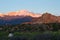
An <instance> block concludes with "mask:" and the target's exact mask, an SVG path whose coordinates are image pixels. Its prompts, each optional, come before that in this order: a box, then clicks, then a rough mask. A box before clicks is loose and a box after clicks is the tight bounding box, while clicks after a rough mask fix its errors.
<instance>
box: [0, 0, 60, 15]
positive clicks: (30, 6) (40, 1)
mask: <svg viewBox="0 0 60 40" xmlns="http://www.w3.org/2000/svg"><path fill="white" fill-rule="evenodd" d="M19 10H28V11H31V12H34V13H45V12H49V13H52V14H54V15H60V0H0V13H6V12H11V11H19Z"/></svg>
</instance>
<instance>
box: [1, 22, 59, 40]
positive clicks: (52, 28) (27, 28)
mask: <svg viewBox="0 0 60 40" xmlns="http://www.w3.org/2000/svg"><path fill="white" fill-rule="evenodd" d="M9 32H12V33H13V34H14V36H13V37H11V38H9V37H8V34H9ZM0 40H60V23H50V24H18V25H3V26H0Z"/></svg>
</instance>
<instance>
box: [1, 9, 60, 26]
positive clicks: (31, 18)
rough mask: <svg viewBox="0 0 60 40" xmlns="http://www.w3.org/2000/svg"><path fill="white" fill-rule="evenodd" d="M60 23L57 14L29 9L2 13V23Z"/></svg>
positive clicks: (59, 17)
mask: <svg viewBox="0 0 60 40" xmlns="http://www.w3.org/2000/svg"><path fill="white" fill-rule="evenodd" d="M55 22H58V23H60V16H55V15H52V14H50V13H44V14H37V13H33V12H29V11H27V10H21V11H16V12H8V13H6V14H2V13H0V25H12V24H14V25H15V24H21V23H25V24H27V23H30V24H36V23H38V24H40V23H55Z"/></svg>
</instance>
